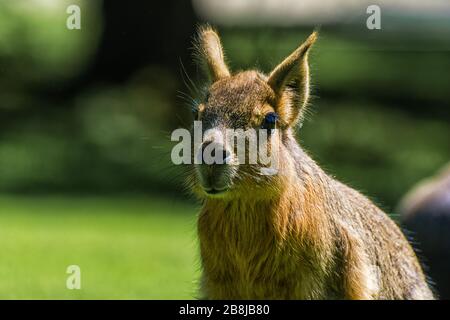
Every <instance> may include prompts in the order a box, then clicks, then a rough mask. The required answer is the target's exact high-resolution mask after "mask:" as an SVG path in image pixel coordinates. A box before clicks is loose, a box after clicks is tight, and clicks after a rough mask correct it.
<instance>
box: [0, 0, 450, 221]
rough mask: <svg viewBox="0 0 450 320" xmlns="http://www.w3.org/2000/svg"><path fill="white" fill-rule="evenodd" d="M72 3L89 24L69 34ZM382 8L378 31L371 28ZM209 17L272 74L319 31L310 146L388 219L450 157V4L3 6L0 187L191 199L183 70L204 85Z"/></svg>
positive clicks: (20, 191) (228, 41)
mask: <svg viewBox="0 0 450 320" xmlns="http://www.w3.org/2000/svg"><path fill="white" fill-rule="evenodd" d="M70 4H77V5H79V7H80V9H81V29H80V30H68V29H67V28H66V20H67V18H68V16H69V14H67V13H66V8H67V6H68V5H70ZM370 4H378V5H379V6H380V8H381V30H369V29H368V28H367V26H366V20H367V18H368V17H369V14H367V13H366V9H367V6H368V5H370ZM203 22H209V23H211V24H213V25H214V26H216V27H217V28H218V30H219V32H220V34H221V36H222V40H223V44H224V47H225V52H226V55H227V57H228V60H229V63H230V66H231V68H232V69H233V70H239V69H245V68H258V69H260V70H262V71H264V72H269V71H270V70H271V68H272V67H274V66H275V65H276V64H277V63H278V62H279V61H280V60H281V59H282V58H284V57H285V56H286V55H288V54H289V53H290V52H292V50H294V49H295V48H296V47H297V46H298V45H299V44H300V43H302V41H303V40H304V39H305V38H306V36H307V35H308V34H309V33H310V32H311V31H312V30H313V29H315V28H319V29H320V38H319V41H318V44H317V46H315V47H314V49H313V52H312V54H311V58H310V61H311V65H312V82H313V92H312V93H313V96H314V97H313V101H312V106H311V108H310V112H309V115H308V117H307V120H306V121H305V123H304V125H303V127H302V129H301V130H300V131H299V133H298V136H299V139H300V141H301V143H302V145H303V147H304V148H305V149H306V150H308V151H309V153H310V154H311V155H312V156H313V158H314V159H316V160H317V161H318V162H319V163H320V164H321V166H322V167H323V168H325V169H326V170H327V171H328V172H329V173H331V174H333V175H335V176H336V177H337V178H338V179H340V180H342V181H344V182H346V183H348V184H350V185H351V186H353V187H355V188H357V189H358V190H361V191H362V192H363V193H365V194H367V195H368V196H370V197H371V198H372V199H373V200H375V201H376V202H377V203H378V204H379V205H380V206H382V208H384V209H385V210H387V211H388V212H390V213H395V212H394V211H395V208H396V205H397V203H398V201H399V200H400V198H401V197H402V195H403V194H405V193H406V191H407V190H408V189H410V188H411V186H413V185H414V184H415V183H416V182H417V181H419V180H421V179H422V178H424V177H427V176H430V175H432V174H434V173H435V172H436V171H437V170H438V168H440V167H442V166H443V165H444V164H445V163H446V162H448V161H449V159H450V125H449V121H450V83H449V79H450V78H449V72H450V3H449V2H448V1H438V0H434V1H417V0H411V1H401V0H398V1H393V2H387V1H370V2H369V1H358V2H355V1H350V0H348V1H345V0H342V1H337V0H336V1H333V0H330V1H326V2H321V1H313V0H304V1H296V0H284V1H276V0H264V1H256V0H249V1H244V0H232V1H220V0H193V1H175V0H170V1H159V2H154V1H134V2H132V3H130V4H128V3H125V2H121V1H100V0H84V1H75V0H74V1H65V0H64V1H63V0H62V1H56V0H33V1H27V2H24V1H2V2H0V193H1V194H7V195H9V196H11V195H20V196H23V195H27V196H33V197H36V196H46V197H48V196H49V195H50V196H51V195H59V196H64V197H65V196H84V195H90V196H92V195H101V196H103V197H109V198H114V197H116V196H118V195H120V196H127V195H145V196H151V197H153V198H159V199H161V200H160V202H162V203H164V202H170V201H169V200H166V199H174V198H180V201H184V200H186V201H191V200H188V199H189V198H188V195H187V193H186V192H185V190H183V184H182V181H183V174H182V172H183V169H182V168H179V167H174V166H173V165H172V164H171V162H170V149H171V147H172V146H173V144H172V143H171V142H170V133H171V131H172V130H174V129H176V128H178V127H181V126H188V125H189V123H190V121H191V118H190V109H189V106H188V104H187V103H186V101H185V98H183V96H184V95H185V94H188V95H193V93H192V92H190V89H189V88H188V86H186V85H185V82H189V80H187V78H188V76H186V75H184V73H185V72H186V73H187V74H188V75H189V77H191V78H192V81H193V82H195V83H196V85H197V86H201V85H202V82H201V81H202V80H201V77H199V75H198V72H197V71H198V70H197V68H196V66H195V65H194V63H193V62H192V57H191V55H192V49H191V47H192V45H191V41H192V38H193V36H194V34H195V29H196V26H197V25H198V24H200V23H203ZM194 98H195V97H194ZM155 210H156V209H155V207H152V206H151V205H149V206H148V211H149V212H152V211H155ZM165 210H166V211H167V210H168V211H170V210H169V209H167V208H166V209H165ZM394 217H395V215H394Z"/></svg>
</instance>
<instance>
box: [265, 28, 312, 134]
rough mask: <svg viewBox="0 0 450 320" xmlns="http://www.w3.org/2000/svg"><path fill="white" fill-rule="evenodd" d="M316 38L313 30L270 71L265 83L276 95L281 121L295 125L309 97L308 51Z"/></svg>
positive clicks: (276, 107)
mask: <svg viewBox="0 0 450 320" xmlns="http://www.w3.org/2000/svg"><path fill="white" fill-rule="evenodd" d="M316 39H317V32H313V33H312V34H311V35H310V36H309V37H308V39H306V41H305V42H304V43H303V44H302V45H301V46H300V47H298V48H297V50H295V51H294V52H293V53H292V54H291V55H290V56H288V57H287V58H286V59H284V60H283V62H281V63H280V64H279V65H278V66H277V67H276V68H275V69H273V71H272V72H271V73H270V75H269V77H268V80H267V83H268V85H269V86H270V87H271V88H272V89H273V91H274V92H275V95H276V101H277V102H276V104H277V105H276V106H275V109H276V111H277V113H278V115H279V117H280V120H281V121H282V123H285V124H286V125H287V126H292V125H295V124H296V123H297V122H298V120H299V119H301V118H302V115H303V110H304V109H305V106H306V104H307V103H308V98H309V66H308V52H309V49H310V48H311V46H312V45H313V44H314V42H315V41H316Z"/></svg>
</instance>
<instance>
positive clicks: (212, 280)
mask: <svg viewBox="0 0 450 320" xmlns="http://www.w3.org/2000/svg"><path fill="white" fill-rule="evenodd" d="M211 33H214V35H215V36H211ZM316 37H317V35H316V34H313V35H312V36H310V37H309V38H308V40H307V41H306V42H305V44H303V45H302V46H301V47H300V48H299V49H297V50H296V51H295V52H294V53H293V54H292V55H291V56H289V57H288V58H287V59H286V60H285V61H283V62H282V63H281V64H280V65H279V66H278V67H277V68H275V69H274V71H273V72H272V73H271V74H270V75H269V76H265V75H263V74H261V73H259V72H257V71H245V72H239V73H236V74H231V72H229V70H228V69H227V68H226V65H225V62H224V61H223V54H222V53H221V54H217V53H213V54H212V55H211V54H209V53H208V52H209V51H210V49H208V48H216V49H217V48H222V47H221V44H220V42H219V37H218V36H217V34H216V33H215V32H214V31H213V30H212V29H211V28H202V29H201V30H200V34H199V41H198V46H199V49H200V50H199V55H200V57H201V58H203V59H204V61H205V63H206V65H207V67H208V68H207V70H208V71H209V73H210V75H211V79H212V82H213V83H212V84H211V85H210V86H209V87H208V91H209V94H208V97H207V99H205V101H204V102H203V103H202V104H201V105H200V107H199V114H198V120H202V121H203V123H204V124H205V126H206V127H208V125H210V126H213V125H214V126H215V127H220V128H225V127H239V128H250V127H258V126H259V125H260V123H261V121H262V119H263V118H264V115H265V114H266V113H267V112H273V111H275V112H277V113H278V115H279V116H280V119H279V121H278V123H277V126H278V127H279V128H280V129H281V141H282V143H281V146H280V151H279V152H280V159H281V161H280V167H279V172H278V174H276V175H273V176H261V175H258V174H257V169H258V165H246V164H241V165H235V166H233V165H229V166H226V167H225V168H222V169H220V170H225V171H226V173H227V177H228V176H229V177H230V178H229V182H228V184H229V190H228V191H227V192H226V193H224V194H221V195H218V196H210V195H207V194H205V192H204V190H203V189H202V186H201V185H200V183H199V181H198V174H199V173H198V170H197V171H193V174H192V175H191V177H190V180H189V181H190V184H191V186H192V189H193V191H194V192H195V193H196V194H198V195H199V197H200V198H201V199H202V201H203V208H202V210H201V213H200V215H199V218H198V235H199V239H200V251H201V262H202V269H203V276H202V280H201V296H202V298H207V299H432V298H433V296H432V293H431V292H430V290H429V288H428V286H427V283H426V281H425V277H424V275H423V273H422V270H421V268H420V266H419V264H418V262H417V259H416V256H415V254H414V252H413V251H412V249H411V247H410V246H409V244H408V242H407V241H406V240H405V238H404V236H403V234H402V233H401V232H400V230H399V229H398V227H397V226H396V225H395V223H394V222H393V221H392V220H390V219H389V218H388V217H387V215H386V214H385V213H383V212H382V211H381V210H380V209H379V208H377V207H376V206H375V205H374V204H372V203H371V202H370V200H368V199H367V198H366V197H364V196H363V195H361V194H360V193H358V192H357V191H355V190H353V189H351V188H349V187H347V186H345V185H343V184H342V183H340V182H338V181H336V180H334V179H333V178H332V177H330V176H328V175H327V174H325V173H324V172H323V171H322V169H321V168H320V167H319V166H318V165H317V164H316V163H315V162H314V161H313V160H312V159H311V158H310V157H309V156H308V155H307V154H306V153H305V152H304V151H303V150H302V149H301V148H300V146H299V145H298V143H297V141H296V140H295V136H294V132H293V127H294V126H295V124H296V123H297V121H298V120H299V119H301V118H302V114H303V111H304V108H305V106H306V104H307V102H308V101H307V98H308V94H309V71H308V63H307V56H308V50H309V48H310V47H311V46H312V44H313V43H314V41H315V39H316ZM211 41H213V42H214V43H211ZM220 50H221V49H220ZM217 57H219V58H217ZM216 59H219V60H220V61H216ZM217 68H218V69H217ZM224 68H226V69H224ZM214 170H215V169H214ZM217 170H219V169H217Z"/></svg>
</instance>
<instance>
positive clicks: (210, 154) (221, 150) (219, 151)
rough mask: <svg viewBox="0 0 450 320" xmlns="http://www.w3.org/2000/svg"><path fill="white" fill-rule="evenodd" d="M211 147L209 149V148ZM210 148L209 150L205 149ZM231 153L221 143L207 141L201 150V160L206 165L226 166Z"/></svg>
mask: <svg viewBox="0 0 450 320" xmlns="http://www.w3.org/2000/svg"><path fill="white" fill-rule="evenodd" d="M208 146H209V147H208ZM207 147H208V150H206V152H205V149H206V148H207ZM230 156H231V153H230V152H229V151H228V150H226V149H225V147H224V145H223V144H221V143H216V142H213V141H205V142H203V144H202V148H201V160H202V163H204V164H225V162H226V160H227V158H229V157H230Z"/></svg>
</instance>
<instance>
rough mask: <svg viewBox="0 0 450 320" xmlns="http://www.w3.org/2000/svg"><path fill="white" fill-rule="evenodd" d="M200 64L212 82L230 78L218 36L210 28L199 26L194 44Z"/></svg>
mask: <svg viewBox="0 0 450 320" xmlns="http://www.w3.org/2000/svg"><path fill="white" fill-rule="evenodd" d="M195 47H196V53H197V56H198V58H199V60H200V62H201V63H202V64H203V65H204V66H205V67H206V69H207V70H206V71H207V73H208V75H209V77H210V78H211V80H212V81H213V82H215V81H217V80H219V79H222V78H226V77H229V76H230V71H229V70H228V67H227V65H226V63H225V58H224V54H223V49H222V44H221V43H220V38H219V35H218V34H217V33H216V32H215V31H214V29H212V28H211V27H210V26H208V25H206V26H201V27H200V28H199V30H198V36H197V41H196V44H195Z"/></svg>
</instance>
